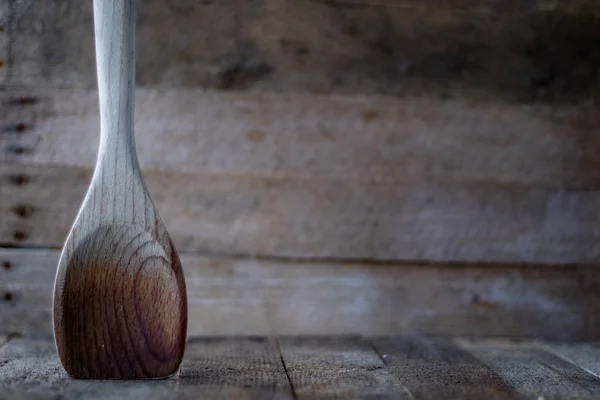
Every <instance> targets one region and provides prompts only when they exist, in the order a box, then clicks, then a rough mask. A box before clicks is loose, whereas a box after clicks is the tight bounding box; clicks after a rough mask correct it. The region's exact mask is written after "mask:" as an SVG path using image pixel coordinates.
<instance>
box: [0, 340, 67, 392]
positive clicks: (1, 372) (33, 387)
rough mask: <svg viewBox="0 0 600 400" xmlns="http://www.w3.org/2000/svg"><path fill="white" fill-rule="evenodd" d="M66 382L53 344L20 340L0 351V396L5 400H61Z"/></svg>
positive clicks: (48, 341) (11, 342)
mask: <svg viewBox="0 0 600 400" xmlns="http://www.w3.org/2000/svg"><path fill="white" fill-rule="evenodd" d="M67 381H68V378H67V374H66V373H65V372H64V370H63V369H62V366H61V365H60V361H59V359H58V355H57V354H56V350H55V347H54V343H53V342H52V341H50V340H47V339H46V340H28V339H18V338H17V339H12V340H11V341H10V342H8V344H7V345H6V346H4V347H3V348H0V393H2V395H3V396H6V397H4V398H8V399H15V400H16V399H25V398H34V399H35V398H48V399H54V398H59V397H60V395H61V393H62V391H63V386H64V385H65V384H66V383H67ZM43 396H46V397H43Z"/></svg>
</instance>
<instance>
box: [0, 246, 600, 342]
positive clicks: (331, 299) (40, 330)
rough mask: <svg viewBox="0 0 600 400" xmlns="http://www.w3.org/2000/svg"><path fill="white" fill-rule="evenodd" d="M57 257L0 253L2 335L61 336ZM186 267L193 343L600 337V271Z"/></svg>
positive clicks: (195, 260)
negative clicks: (259, 338) (54, 320)
mask: <svg viewBox="0 0 600 400" xmlns="http://www.w3.org/2000/svg"><path fill="white" fill-rule="evenodd" d="M57 258H58V251H47V250H37V251H34V250H24V249H21V250H18V249H14V250H2V251H1V252H0V296H1V297H0V332H1V333H19V334H21V335H26V336H28V337H50V336H51V335H52V330H51V329H52V328H51V317H50V315H51V314H50V312H51V309H50V307H51V296H52V288H53V281H54V274H55V270H56V265H57V264H56V262H57ZM181 261H182V264H183V267H184V272H185V276H186V282H187V288H188V307H189V328H188V334H189V335H190V336H193V335H265V334H267V335H273V334H354V333H356V334H365V335H388V334H395V333H413V332H425V333H433V334H444V335H452V334H454V335H502V336H526V337H543V338H550V339H597V338H598V337H599V333H600V325H599V324H598V319H597V318H595V311H596V309H597V308H598V285H599V284H600V282H599V275H598V273H597V272H596V269H595V268H587V269H586V268H565V269H563V268H560V267H558V268H547V267H541V268H535V267H532V266H529V267H527V268H519V267H510V266H490V265H480V264H473V265H471V266H468V267H458V266H448V265H443V264H442V265H411V264H407V265H394V264H389V265H381V264H367V263H356V264H351V263H331V262H329V263H326V262H310V263H308V262H304V263H303V262H291V261H285V260H273V259H272V260H269V259H258V260H253V259H244V258H237V259H235V258H227V257H216V256H213V257H208V256H199V255H193V254H182V256H181ZM483 267H485V268H483ZM557 315H559V316H560V318H557Z"/></svg>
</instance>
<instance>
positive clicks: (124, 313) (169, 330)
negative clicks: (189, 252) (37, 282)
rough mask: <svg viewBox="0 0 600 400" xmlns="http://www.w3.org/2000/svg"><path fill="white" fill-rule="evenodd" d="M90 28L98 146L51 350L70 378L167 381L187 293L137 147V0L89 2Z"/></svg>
mask: <svg viewBox="0 0 600 400" xmlns="http://www.w3.org/2000/svg"><path fill="white" fill-rule="evenodd" d="M94 27H95V36H96V57H97V69H98V88H99V97H100V126H101V129H100V131H101V135H100V148H99V152H98V159H97V163H96V168H95V171H94V175H93V178H92V182H91V184H90V187H89V188H88V191H87V193H86V196H85V199H84V201H83V204H82V206H81V208H80V210H79V213H78V215H77V218H76V220H75V222H74V224H73V227H72V229H71V231H70V233H69V235H68V237H67V240H66V242H65V245H64V247H63V251H62V254H61V257H60V261H59V265H58V271H57V275H56V283H55V288H54V305H53V314H54V335H55V339H56V345H57V349H58V353H59V356H60V359H61V362H62V364H63V366H64V367H65V369H66V371H67V372H68V373H69V374H70V375H71V376H72V377H76V378H92V379H145V378H163V377H168V376H170V375H172V374H174V373H175V372H176V371H177V369H178V367H179V365H180V363H181V359H182V356H183V352H184V348H185V339H186V330H187V300H186V288H185V281H184V276H183V272H182V269H181V264H180V261H179V257H178V255H177V251H176V250H175V247H174V246H173V243H172V242H171V239H170V237H169V234H168V233H167V230H166V229H165V226H164V225H163V222H162V221H161V219H160V217H159V215H158V213H157V211H156V209H155V207H154V204H153V203H152V200H151V199H150V195H149V194H148V191H147V190H146V186H145V184H144V181H143V178H142V173H141V171H140V167H139V164H138V159H137V155H136V150H135V141H134V134H133V104H134V87H135V71H134V67H135V52H134V48H135V36H134V34H135V0H94ZM66 145H68V144H66Z"/></svg>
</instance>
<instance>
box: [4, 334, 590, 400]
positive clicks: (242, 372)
mask: <svg viewBox="0 0 600 400" xmlns="http://www.w3.org/2000/svg"><path fill="white" fill-rule="evenodd" d="M277 342H278V343H279V348H280V349H281V351H279V350H278V345H277ZM375 342H376V343H377V344H378V348H379V349H380V350H381V349H385V352H382V355H383V359H382V358H380V356H379V355H378V354H377V353H376V351H375V348H374V347H373V340H372V338H360V337H349V336H344V337H339V336H336V337H330V336H321V337H298V336H294V337H280V338H265V337H201V338H191V339H190V340H189V343H188V351H187V352H186V355H185V357H184V361H183V364H182V369H181V371H180V373H179V374H177V375H176V376H174V377H172V378H170V379H166V380H150V381H148V380H146V381H93V380H76V379H70V378H68V377H67V375H66V373H65V372H64V370H63V369H62V367H61V365H60V363H59V360H58V356H57V354H56V350H55V348H54V343H53V342H52V341H51V340H28V339H12V340H11V341H10V342H9V343H8V345H6V346H4V347H3V348H2V349H0V393H2V398H3V400H4V399H6V400H17V399H19V400H20V399H57V400H58V399H65V400H70V399H79V398H85V399H95V400H96V399H129V398H144V399H148V400H155V399H156V400H158V399H173V398H177V399H182V400H186V399H197V398H203V399H204V398H207V399H217V398H236V399H244V400H245V399H257V400H258V399H303V398H310V399H317V398H327V399H333V398H345V399H346V398H352V399H355V398H356V399H367V398H368V399H373V398H377V399H387V398H393V399H404V398H406V399H410V400H420V399H431V398H435V399H446V398H452V399H455V398H461V399H469V398H477V399H481V398H486V399H515V400H526V399H531V400H539V399H540V398H544V399H571V398H577V399H583V400H586V399H592V398H597V395H596V393H597V391H598V390H599V388H600V379H598V378H597V377H595V376H593V375H591V374H588V373H587V372H585V371H584V370H583V369H581V368H580V367H579V366H577V365H576V364H570V363H567V362H565V361H563V360H561V359H559V358H557V357H555V356H553V355H551V354H550V353H547V352H545V351H543V350H540V349H539V348H538V347H539V344H538V343H535V342H531V341H524V342H520V343H515V342H510V341H507V340H506V339H486V340H479V341H477V342H475V343H474V342H473V341H471V342H470V345H468V346H467V345H466V344H465V343H469V342H467V341H466V340H464V339H460V338H458V339H457V342H459V343H461V344H462V345H465V346H467V347H469V350H470V351H472V352H473V353H475V354H477V355H478V357H481V356H482V354H483V355H484V356H483V358H485V359H486V361H479V360H477V359H476V358H474V357H473V356H472V355H470V354H469V353H468V352H466V351H464V350H460V349H459V348H458V347H456V346H453V345H452V344H451V342H450V341H448V340H444V341H442V340H441V339H439V338H438V339H435V338H431V337H423V336H419V337H417V336H415V337H410V338H409V337H393V338H377V339H375ZM583 344H585V343H583ZM589 344H591V343H589ZM579 345H581V344H579ZM560 346H561V347H563V348H569V347H571V346H573V345H572V344H567V343H560ZM490 354H493V356H490ZM382 360H384V361H385V363H384V362H383V361H382ZM499 360H500V361H499ZM507 360H509V362H508V363H507V362H506V361H507ZM485 363H489V365H490V366H491V368H492V369H498V370H499V373H498V375H496V374H495V373H494V372H492V370H491V369H489V368H488V366H486V364H485ZM386 364H387V365H386ZM284 365H285V366H284ZM394 375H396V378H395V377H394ZM503 379H506V381H503ZM522 382H527V383H526V385H521V383H522ZM511 384H514V385H516V386H515V387H511V386H510V385H511ZM292 386H293V387H292Z"/></svg>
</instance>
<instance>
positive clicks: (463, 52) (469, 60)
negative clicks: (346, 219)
mask: <svg viewBox="0 0 600 400" xmlns="http://www.w3.org/2000/svg"><path fill="white" fill-rule="evenodd" d="M411 3H412V4H411ZM34 4H35V3H34V2H33V1H32V0H27V1H19V2H18V3H15V4H14V6H13V7H12V10H11V14H10V15H12V17H11V20H12V21H13V23H12V24H7V33H10V36H9V37H10V40H11V43H12V45H11V49H12V50H11V54H10V70H11V74H10V75H11V77H10V79H9V80H8V81H6V83H7V84H9V85H11V86H12V85H27V86H30V87H35V86H40V85H43V86H47V85H52V86H62V87H65V86H68V87H94V86H95V73H94V56H93V37H92V18H91V16H92V12H91V3H90V2H80V1H76V0H69V1H66V2H65V1H63V2H60V3H57V2H49V3H45V4H46V5H45V6H43V7H36V6H34ZM468 11H474V12H471V13H470V12H468ZM502 11H503V12H502ZM599 16H600V7H599V6H598V2H596V1H594V0H578V1H568V2H558V1H550V0H539V1H516V0H503V1H491V0H490V1H484V2H476V1H472V0H470V1H456V0H454V1H444V2H442V3H440V2H439V1H427V2H422V1H419V2H417V1H411V2H406V1H400V2H398V1H389V0H381V1H355V0H348V1H343V0H342V1H302V0H293V1H289V0H257V1H253V2H247V1H244V0H226V1H208V2H204V3H198V2H197V1H194V0H178V1H177V2H176V3H172V2H164V1H160V0H150V1H145V2H144V4H143V6H141V7H140V18H139V25H138V30H137V34H138V37H139V44H140V45H139V48H138V50H139V51H138V55H139V67H138V69H137V76H138V82H139V84H140V85H143V86H153V85H160V86H162V87H164V88H172V87H174V86H177V87H202V88H208V89H213V90H234V91H255V92H305V93H306V92H310V93H340V94H347V93H369V94H376V93H377V94H381V93H386V94H390V95H394V96H401V97H402V96H406V95H408V94H417V93H419V94H420V93H422V92H423V91H426V92H428V93H431V94H432V95H435V96H438V97H439V96H441V97H444V98H448V97H453V96H460V95H463V94H467V93H468V94H469V95H470V96H475V97H477V98H487V99H497V98H499V97H500V98H504V99H510V100H511V101H512V100H518V101H523V100H524V101H534V102H538V101H541V102H554V101H559V102H565V101H566V102H572V101H579V100H582V99H587V98H588V97H589V96H590V95H591V94H592V93H596V94H597V93H598V88H599V86H598V83H599V81H598V78H597V74H596V71H597V69H598V67H599V66H600V58H599V57H598V56H597V52H596V51H595V50H596V48H597V47H598V40H599V38H600V28H598V17H599ZM9 25H12V26H13V27H12V28H8V26H9ZM198 26H202V27H203V29H198ZM164 32H169V35H165V34H164ZM573 43H577V45H576V46H573V45H572V44H573Z"/></svg>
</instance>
